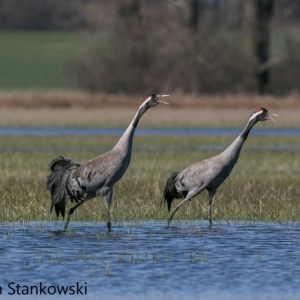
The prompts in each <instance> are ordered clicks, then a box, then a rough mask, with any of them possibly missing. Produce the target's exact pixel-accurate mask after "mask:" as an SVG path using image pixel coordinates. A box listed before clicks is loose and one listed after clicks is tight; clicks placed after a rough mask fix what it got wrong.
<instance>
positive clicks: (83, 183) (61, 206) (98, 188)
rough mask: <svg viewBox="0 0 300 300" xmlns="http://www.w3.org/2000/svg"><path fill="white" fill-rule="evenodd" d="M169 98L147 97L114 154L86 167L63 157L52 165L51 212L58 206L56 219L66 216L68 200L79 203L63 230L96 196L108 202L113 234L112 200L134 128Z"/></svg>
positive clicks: (126, 161)
mask: <svg viewBox="0 0 300 300" xmlns="http://www.w3.org/2000/svg"><path fill="white" fill-rule="evenodd" d="M166 96H169V95H155V94H150V95H148V96H147V97H146V99H145V100H144V102H143V103H142V104H141V105H140V107H139V109H138V111H137V113H136V115H135V116H134V118H133V120H132V121H131V123H130V125H129V126H128V128H127V129H126V131H125V132H124V134H123V135H122V136H121V138H120V140H119V141H118V143H117V144H116V145H115V147H114V148H113V149H112V150H111V151H109V152H107V153H105V154H103V155H101V156H98V157H96V158H94V159H92V160H90V161H89V162H87V163H85V164H83V165H80V164H79V163H76V162H74V161H72V160H70V159H67V158H64V157H63V156H59V157H57V158H56V159H54V160H53V161H52V162H51V163H50V165H49V170H50V171H51V173H50V175H49V176H48V178H47V190H49V191H50V194H51V198H52V205H51V209H50V213H51V212H52V209H53V207H55V212H56V215H57V217H58V216H59V214H60V213H61V214H62V216H63V217H64V215H65V208H66V205H67V202H68V200H69V199H71V202H73V201H75V202H76V203H77V204H76V205H75V206H73V207H72V208H71V209H70V211H69V214H68V219H67V221H66V223H65V226H64V231H66V229H67V226H68V223H69V221H70V218H71V215H72V214H73V213H74V211H75V210H76V209H77V208H78V207H79V206H80V205H82V204H83V203H84V202H87V201H88V200H90V199H93V198H95V197H96V196H100V197H101V198H102V200H103V201H104V203H105V206H106V209H107V227H108V231H109V232H110V231H111V222H110V205H111V202H112V197H113V187H114V184H115V183H116V182H117V181H118V180H120V179H121V178H122V176H123V175H124V173H125V172H126V170H127V168H128V166H129V163H130V159H131V152H132V141H133V135H134V131H135V128H136V126H137V125H138V122H139V119H140V118H141V116H142V115H143V114H144V113H145V112H146V111H147V110H148V109H149V108H152V107H154V106H156V105H157V104H159V103H164V104H168V103H166V102H164V101H161V100H159V99H158V98H160V97H166Z"/></svg>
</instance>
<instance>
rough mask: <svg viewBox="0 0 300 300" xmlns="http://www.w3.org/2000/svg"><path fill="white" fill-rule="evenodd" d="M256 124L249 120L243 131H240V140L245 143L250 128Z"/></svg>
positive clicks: (253, 120)
mask: <svg viewBox="0 0 300 300" xmlns="http://www.w3.org/2000/svg"><path fill="white" fill-rule="evenodd" d="M256 123H257V120H255V119H250V120H249V121H248V123H247V125H246V127H245V128H244V130H243V131H242V133H241V134H240V135H239V136H240V137H241V139H242V140H243V141H246V139H247V137H248V135H249V132H250V130H251V129H252V127H253V126H254V125H255V124H256Z"/></svg>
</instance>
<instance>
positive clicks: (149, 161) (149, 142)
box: [0, 136, 300, 226]
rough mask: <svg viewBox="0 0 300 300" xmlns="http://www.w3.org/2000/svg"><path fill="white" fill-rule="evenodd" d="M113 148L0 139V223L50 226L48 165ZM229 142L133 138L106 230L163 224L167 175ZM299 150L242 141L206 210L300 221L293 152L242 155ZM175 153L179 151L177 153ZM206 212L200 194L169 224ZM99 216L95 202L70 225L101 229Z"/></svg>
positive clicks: (217, 216) (106, 142)
mask: <svg viewBox="0 0 300 300" xmlns="http://www.w3.org/2000/svg"><path fill="white" fill-rule="evenodd" d="M116 140H117V137H103V138H102V137H101V138H95V137H47V138H42V137H0V144H1V145H2V146H3V145H5V147H7V148H10V149H12V148H13V151H8V150H5V149H4V150H2V152H1V162H0V168H1V181H0V189H1V209H0V220H1V221H12V222H27V221H30V220H37V221H45V220H51V221H55V220H56V216H55V214H54V213H52V214H51V215H50V214H49V208H50V196H49V194H48V192H46V177H47V175H48V174H49V172H48V170H47V167H48V165H49V163H50V162H51V160H52V159H54V158H55V157H56V156H58V155H64V156H65V157H69V158H71V159H73V160H75V161H78V162H86V161H88V160H89V159H91V158H93V157H95V156H98V155H100V154H102V153H103V152H105V151H107V150H108V149H110V148H111V147H112V146H113V145H114V144H115V142H116ZM231 141H232V138H228V137H222V138H218V137H201V138H199V137H180V138H179V137H136V138H135V141H134V151H133V155H132V161H131V165H130V166H129V169H128V170H127V172H126V174H125V175H124V177H123V178H122V179H121V180H120V181H119V182H118V183H117V184H116V185H115V189H114V192H115V193H114V201H113V204H112V208H111V217H112V222H113V223H115V224H121V223H122V222H124V221H132V222H139V221H141V220H166V219H167V217H168V215H169V214H168V211H167V207H166V205H164V204H162V205H160V204H161V198H162V193H163V189H164V185H165V182H166V180H167V178H168V177H169V176H170V174H171V173H172V172H173V171H175V170H181V169H183V168H184V167H186V166H189V165H190V164H191V163H193V162H196V161H198V160H201V159H205V158H207V157H210V156H213V155H216V154H217V153H219V151H213V150H209V151H199V150H197V148H196V147H197V145H199V144H200V143H201V145H216V144H217V145H221V146H222V147H226V146H227V145H228V144H229V143H230V142H231ZM299 142H300V141H299V138H288V137H287V138H284V137H282V138H281V139H280V140H279V139H277V138H272V137H269V138H265V137H255V136H251V137H249V139H248V140H247V142H246V144H245V148H244V149H243V151H242V153H241V156H240V159H239V161H238V163H237V165H236V166H235V169H234V170H233V172H232V174H231V175H230V177H229V178H228V179H227V181H226V182H225V183H224V184H223V185H222V186H221V187H220V188H219V189H218V192H217V196H216V199H215V202H214V204H213V218H214V220H215V221H216V222H217V221H218V220H228V221H229V220H236V221H239V220H241V221H266V222H268V221H272V222H287V221H299V220H300V216H299V214H300V186H299V176H300V171H299V170H300V158H299V154H298V152H297V151H255V150H249V148H247V147H251V146H255V145H266V146H268V145H295V144H298V145H299ZM182 145H185V146H186V147H185V148H180V146H182ZM153 146H160V147H156V148H155V147H154V148H153ZM163 146H165V147H167V148H164V147H163ZM24 147H25V150H24ZM174 202H175V203H176V202H177V201H174ZM207 205H208V199H207V192H206V191H204V192H203V193H202V194H201V195H199V196H197V197H196V198H194V199H193V200H192V201H191V202H188V203H185V204H184V205H183V206H182V207H181V208H180V209H179V211H178V213H177V214H176V215H175V218H174V222H177V220H181V221H182V220H206V212H207ZM70 207H71V206H70V203H69V204H68V208H70ZM173 207H174V205H173ZM105 216H106V212H105V208H104V205H103V203H102V201H101V200H100V199H99V198H95V199H93V200H91V201H89V202H87V203H85V204H84V205H83V206H81V207H80V208H79V209H78V210H77V211H76V212H75V213H74V215H73V217H72V219H73V220H74V221H75V220H77V221H95V222H96V221H104V222H105ZM103 226H105V224H104V225H103Z"/></svg>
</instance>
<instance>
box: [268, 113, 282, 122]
mask: <svg viewBox="0 0 300 300" xmlns="http://www.w3.org/2000/svg"><path fill="white" fill-rule="evenodd" d="M271 116H274V117H279V115H277V114H273V113H268V116H267V118H268V119H270V120H272V121H273V122H276V121H275V120H274V119H273V118H272V117H271Z"/></svg>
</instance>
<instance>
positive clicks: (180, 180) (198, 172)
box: [162, 108, 278, 226]
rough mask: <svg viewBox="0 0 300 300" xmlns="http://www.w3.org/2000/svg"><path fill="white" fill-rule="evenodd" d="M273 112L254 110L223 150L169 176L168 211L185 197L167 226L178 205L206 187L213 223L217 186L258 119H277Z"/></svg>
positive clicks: (225, 176)
mask: <svg viewBox="0 0 300 300" xmlns="http://www.w3.org/2000/svg"><path fill="white" fill-rule="evenodd" d="M271 115H274V116H278V115H276V114H272V113H269V112H268V111H267V110H266V109H265V108H258V109H257V110H256V111H255V112H253V113H252V114H251V116H250V119H249V121H248V123H247V125H246V127H245V128H244V130H243V131H242V133H241V134H240V135H239V136H238V137H237V138H236V139H235V140H234V141H233V142H232V144H231V145H230V146H229V147H228V148H227V149H225V150H224V151H223V152H222V153H220V154H219V155H216V156H214V157H211V158H208V159H205V160H203V161H200V162H196V163H194V164H192V165H191V166H189V167H187V168H186V169H184V170H183V171H176V172H174V173H173V174H172V175H171V177H170V178H169V179H168V180H167V183H166V186H165V189H164V194H163V198H162V200H164V202H167V204H168V210H169V212H170V208H171V204H172V202H173V199H174V198H177V199H183V200H182V201H181V202H179V203H178V204H177V205H176V207H175V209H174V210H173V212H172V214H171V216H170V218H169V220H168V226H169V225H170V222H171V221H172V219H173V217H174V215H175V213H176V211H177V210H178V208H179V207H180V206H181V205H182V204H183V203H184V202H186V201H187V200H191V199H192V198H194V197H195V196H197V195H198V194H200V193H201V192H202V191H203V190H207V191H208V199H209V206H208V220H209V223H210V226H211V225H212V218H211V206H212V203H213V199H214V197H215V194H216V192H217V189H218V187H219V186H220V185H221V184H222V183H223V182H224V180H225V179H226V178H227V177H228V176H229V174H230V172H231V171H232V169H233V167H234V165H235V164H236V162H237V160H238V158H239V155H240V151H241V148H242V146H243V144H244V142H245V141H246V139H247V137H248V134H249V132H250V130H251V128H252V127H253V126H254V125H255V124H256V123H257V122H258V121H266V120H270V119H271V120H272V121H274V122H275V120H274V119H272V117H271Z"/></svg>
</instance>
